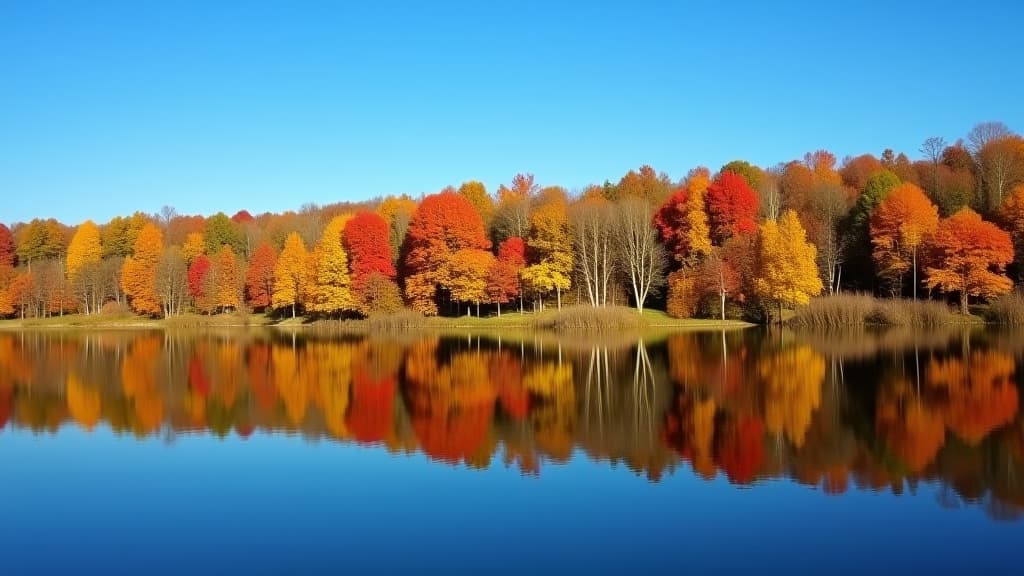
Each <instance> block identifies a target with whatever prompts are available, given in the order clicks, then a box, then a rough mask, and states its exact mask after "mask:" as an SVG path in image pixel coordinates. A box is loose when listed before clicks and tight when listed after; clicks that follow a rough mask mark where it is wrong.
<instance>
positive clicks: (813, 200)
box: [0, 122, 1024, 320]
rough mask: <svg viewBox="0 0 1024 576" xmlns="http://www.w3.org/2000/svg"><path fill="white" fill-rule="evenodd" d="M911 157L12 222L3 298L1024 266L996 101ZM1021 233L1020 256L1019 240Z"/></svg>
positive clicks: (330, 297) (209, 306)
mask: <svg viewBox="0 0 1024 576" xmlns="http://www.w3.org/2000/svg"><path fill="white" fill-rule="evenodd" d="M919 152H920V155H921V157H920V159H918V160H911V159H910V158H909V157H908V156H907V155H906V154H904V153H895V152H893V151H892V150H885V151H884V152H882V154H881V155H880V156H878V157H876V156H874V155H871V154H864V155H860V156H854V157H847V158H845V159H843V160H842V161H841V162H839V161H837V159H836V157H835V156H834V155H833V154H832V153H830V152H828V151H825V150H818V151H815V152H810V153H808V154H806V155H805V157H804V158H803V159H801V160H795V161H791V162H788V163H783V164H779V165H776V166H772V167H768V168H762V167H758V166H754V165H752V164H750V163H749V162H746V161H742V160H736V161H733V162H729V163H728V164H725V165H724V166H722V167H721V168H720V169H719V170H718V171H716V172H714V173H712V172H711V171H710V170H709V169H707V168H703V167H699V168H695V169H693V170H691V171H690V172H689V174H687V175H686V176H685V177H684V178H682V179H680V180H678V181H676V180H673V179H672V178H670V177H669V176H668V175H667V174H665V173H658V172H657V171H655V170H654V169H653V168H651V167H650V166H643V167H641V168H640V169H638V170H632V171H630V172H628V173H627V174H626V175H624V176H623V177H622V178H621V179H620V180H619V181H618V182H616V183H612V182H607V181H606V182H605V183H604V184H602V185H593V186H589V187H587V188H584V189H582V190H575V191H572V192H570V191H568V190H566V189H565V188H562V187H559V186H541V185H539V184H538V183H536V182H535V180H534V178H533V176H532V175H530V174H518V175H516V176H515V177H514V178H512V180H511V182H510V183H508V184H507V185H501V186H500V187H499V188H498V190H497V191H496V193H493V194H492V193H491V192H490V191H488V190H487V189H486V187H485V186H484V185H483V184H482V183H480V182H476V181H469V182H465V183H463V184H462V185H461V186H459V187H458V188H455V187H449V188H446V189H445V190H443V191H441V192H439V193H436V194H430V195H425V196H422V197H419V198H413V197H410V196H408V195H403V196H390V197H386V198H382V199H375V200H368V201H366V202H362V203H339V204H331V205H326V206H317V205H306V206H303V207H302V208H301V209H300V210H299V211H297V212H292V211H289V212H284V213H264V214H260V215H257V216H253V215H252V214H251V213H249V212H248V211H246V210H240V211H238V212H237V213H235V214H234V215H233V216H230V217H229V216H227V215H226V214H224V213H218V214H215V215H213V216H209V217H203V216H186V215H180V214H178V213H177V212H176V211H175V210H174V209H173V208H171V207H165V208H164V209H162V210H161V211H160V213H159V214H154V215H148V214H144V213H141V212H136V213H134V214H132V215H130V216H125V217H122V216H119V217H115V218H113V219H112V220H110V221H109V222H106V223H104V224H97V223H95V222H92V221H89V220H87V221H85V222H82V223H81V224H79V225H77V226H73V227H72V226H68V225H66V224H64V223H61V222H58V221H56V220H54V219H35V220H32V221H31V222H27V223H16V224H14V225H12V226H10V227H8V226H6V225H4V224H0V317H21V318H26V317H38V316H49V315H62V314H68V313H84V314H94V313H97V312H110V311H121V310H126V309H127V308H130V309H131V310H132V311H134V312H135V313H138V314H143V315H147V316H154V317H160V316H174V315H178V314H182V313H186V312H198V313H203V314H212V313H218V312H224V311H231V310H254V311H265V312H268V313H273V314H277V315H280V316H298V315H299V314H302V315H305V316H307V317H330V318H337V317H359V316H367V315H371V314H375V313H390V312H395V311H398V310H401V309H403V308H411V309H413V310H415V311H417V312H420V313H423V314H426V315H436V314H446V315H459V314H463V313H475V314H477V315H480V314H481V313H487V314H499V315H500V314H501V312H502V310H503V309H508V308H510V307H512V308H516V309H518V310H524V309H532V310H536V309H542V308H544V307H545V306H557V307H561V306H562V305H563V304H564V303H567V302H568V303H578V304H589V305H591V306H595V307H603V306H608V305H625V304H628V305H631V306H635V307H636V308H638V309H640V310H642V309H643V308H644V307H645V306H655V307H659V308H664V309H665V310H666V311H667V312H668V313H669V314H670V315H672V316H675V317H680V318H688V317H695V316H711V317H718V316H721V317H723V318H724V317H727V316H729V317H743V318H747V319H754V320H765V319H768V318H771V317H773V316H776V317H781V316H782V311H783V310H784V309H787V308H795V307H799V306H803V305H805V304H807V303H808V302H809V300H810V299H811V298H813V297H815V296H818V295H820V294H823V293H824V294H836V293H839V292H848V291H858V292H869V293H873V294H876V295H885V296H903V297H908V298H913V299H931V300H947V299H948V300H949V301H956V302H958V303H959V307H960V310H961V312H963V313H966V312H967V310H968V303H969V302H970V301H971V300H972V299H973V300H976V301H984V300H988V299H991V298H994V297H997V296H999V295H1001V294H1004V293H1007V292H1010V291H1011V290H1012V289H1013V285H1014V283H1013V280H1012V279H1013V278H1017V277H1019V276H1020V274H1021V272H1022V271H1024V266H1022V262H1021V257H1020V255H1021V254H1022V250H1021V244H1022V242H1024V138H1022V137H1021V136H1019V135H1017V134H1015V133H1013V132H1012V131H1011V130H1010V129H1009V128H1007V127H1006V126H1005V125H1004V124H1002V123H998V122H988V123H982V124H979V125H977V126H975V127H974V128H973V129H972V130H971V132H970V133H969V134H967V136H966V138H965V139H963V140H957V141H956V142H954V143H947V142H946V141H945V140H944V139H942V138H937V137H935V138H928V139H927V140H925V141H924V142H923V144H922V145H921V147H920V150H919ZM1015 254H1016V255H1017V256H1016V258H1015Z"/></svg>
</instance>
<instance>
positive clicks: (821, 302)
mask: <svg viewBox="0 0 1024 576" xmlns="http://www.w3.org/2000/svg"><path fill="white" fill-rule="evenodd" d="M966 320H967V319H966V318H964V317H963V316H960V315H958V314H956V313H955V312H954V311H953V310H952V309H950V307H949V306H947V305H946V304H944V303H942V302H936V301H934V300H918V301H916V302H914V301H911V300H897V299H881V298H874V297H872V296H869V295H867V294H840V295H835V296H823V297H821V298H815V299H813V300H811V303H810V304H809V305H807V306H806V307H805V308H804V309H803V310H800V311H799V312H797V314H796V316H794V317H793V318H792V320H791V321H790V322H792V323H793V324H795V325H797V326H804V327H808V328H838V327H846V326H868V325H873V326H941V325H944V324H959V323H963V322H964V321H966Z"/></svg>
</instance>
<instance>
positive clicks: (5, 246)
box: [0, 224, 16, 268]
mask: <svg viewBox="0 0 1024 576" xmlns="http://www.w3.org/2000/svg"><path fill="white" fill-rule="evenodd" d="M15 258H16V254H15V248H14V236H13V235H12V234H11V229H10V228H8V227H7V226H6V225H4V224H0V266H10V267H12V268H13V267H14V264H15Z"/></svg>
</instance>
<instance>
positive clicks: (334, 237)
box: [306, 216, 359, 314]
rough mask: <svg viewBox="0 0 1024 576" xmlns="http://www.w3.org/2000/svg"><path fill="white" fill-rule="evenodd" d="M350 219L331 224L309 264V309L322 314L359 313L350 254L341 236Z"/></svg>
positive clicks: (341, 219) (307, 307)
mask: <svg viewBox="0 0 1024 576" xmlns="http://www.w3.org/2000/svg"><path fill="white" fill-rule="evenodd" d="M349 218H350V216H337V217H335V218H334V219H332V220H331V221H330V223H328V224H327V227H326V228H325V229H324V233H323V236H322V237H321V238H320V241H319V242H318V243H317V245H316V248H315V249H314V250H313V258H312V260H311V263H310V265H309V268H308V270H309V274H310V278H309V286H308V291H309V302H307V304H306V309H307V310H310V311H312V312H318V313H320V314H340V313H342V312H348V311H354V310H358V308H359V304H358V302H357V301H356V299H355V297H354V296H353V295H352V291H351V288H350V285H351V282H350V278H349V273H348V254H346V252H345V248H344V246H343V245H342V241H341V234H342V231H343V230H344V229H345V223H346V222H347V221H348V219H349Z"/></svg>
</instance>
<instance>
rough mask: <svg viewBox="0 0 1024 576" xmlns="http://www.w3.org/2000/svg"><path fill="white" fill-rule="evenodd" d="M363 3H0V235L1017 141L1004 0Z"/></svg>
mask: <svg viewBox="0 0 1024 576" xmlns="http://www.w3.org/2000/svg"><path fill="white" fill-rule="evenodd" d="M358 4H359V3H357V2H284V1H282V2H255V1H249V2H226V1H224V2H220V1H218V2H210V1H197V2H156V1H141V0H134V1H125V2H116V1H103V2H89V1H66V2H48V1H43V0H31V1H25V0H23V1H13V0H0V197H2V199H3V200H2V202H0V221H4V222H8V223H10V222H13V221H18V220H26V219H29V218H32V217H35V216H54V217H57V218H59V219H61V220H62V221H65V222H68V223H72V224H73V223H77V222H79V221H81V220H83V219H85V218H92V219H95V220H98V221H105V220H107V219H109V218H110V217H111V216H113V215H116V214H126V213H130V212H132V211H134V210H136V209H140V210H144V211H146V212H155V211H156V210H158V209H159V208H160V207H161V206H162V205H164V204H170V205H173V206H175V207H177V209H178V211H179V212H181V213H204V214H209V213H213V212H216V211H219V210H223V211H225V212H228V213H232V212H234V211H236V210H238V209H241V208H246V209H249V210H250V211H252V212H253V213H257V212H262V211H266V210H274V211H277V210H284V209H294V208H298V207H299V206H300V205H301V204H303V203H306V202H316V203H320V204H322V203H329V202H334V201H339V200H348V199H364V198H368V197H372V196H377V195H383V194H390V193H402V192H406V193H411V194H419V193H421V192H433V191H436V190H439V189H440V188H442V187H443V186H445V185H447V184H458V183H459V182H462V181H464V180H468V179H478V180H482V181H484V182H485V183H486V184H487V185H488V188H489V189H491V190H493V189H495V188H496V187H497V185H498V184H499V183H502V182H507V181H509V180H510V179H511V177H512V176H513V175H514V174H515V173H516V172H520V171H523V172H533V173H534V174H536V176H537V179H538V181H539V182H540V183H542V184H559V185H563V186H566V187H568V188H570V189H573V188H578V187H582V186H584V185H586V184H588V183H591V182H601V181H603V180H605V179H610V180H616V179H618V178H619V177H620V176H621V175H622V174H623V173H625V172H626V171H627V170H628V169H630V168H635V167H637V166H639V165H641V164H645V163H647V164H651V165H652V166H654V167H655V168H656V169H658V170H662V171H666V172H668V173H669V174H670V175H671V176H672V177H673V178H678V177H680V176H681V175H683V174H685V172H686V171H687V170H688V169H689V168H691V167H693V166H695V165H707V166H710V167H711V168H712V169H714V168H717V167H719V166H721V164H723V163H724V162H726V161H728V160H731V159H735V158H742V159H746V160H749V161H751V162H754V163H757V164H760V165H771V164H775V163H776V162H779V161H783V160H790V159H794V158H798V157H801V156H802V155H803V153H804V152H806V151H808V150H813V149H818V148H827V149H830V150H832V151H833V152H834V153H835V154H836V155H837V156H838V157H840V158H842V157H843V156H846V155H849V154H859V153H863V152H873V153H876V154H877V153H880V152H881V150H882V149H884V148H886V147H891V148H893V149H895V150H897V151H901V150H902V151H906V152H907V153H908V154H910V155H911V156H912V157H916V156H917V155H918V153H917V149H918V147H919V144H920V142H921V141H922V140H923V139H924V138H926V137H928V136H943V137H945V138H946V139H947V140H951V141H952V140H955V139H956V138H958V137H961V136H963V135H964V134H966V132H967V131H968V130H969V129H970V128H971V126H972V125H973V124H974V123H976V122H979V121H984V120H1001V121H1003V122H1006V123H1007V124H1008V125H1009V126H1010V127H1011V128H1012V129H1014V130H1022V129H1024V79H1022V76H1024V63H1022V60H1024V35H1022V34H1021V32H1020V24H1021V22H1022V21H1024V18H1022V17H1024V9H1022V8H1020V7H1019V6H1018V3H1016V2H1011V1H1010V0H1002V1H995V2H993V1H989V0H977V1H974V2H920V3H915V2H849V3H845V4H846V5H844V6H839V5H838V3H829V2H749V3H746V2H743V3H741V2H732V3H728V2H712V1H701V2H667V1H664V2H640V1H635V0H634V1H630V2H622V3H620V4H619V5H618V6H611V5H610V4H605V3H600V2H580V3H569V2H565V3H560V4H559V5H558V6H557V7H556V6H555V3H554V2H500V3H499V2H465V3H461V2H460V3H456V2H449V3H443V5H441V4H442V3H433V2H408V3H399V2H366V3H363V4H362V5H358ZM499 4H500V6H499Z"/></svg>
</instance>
